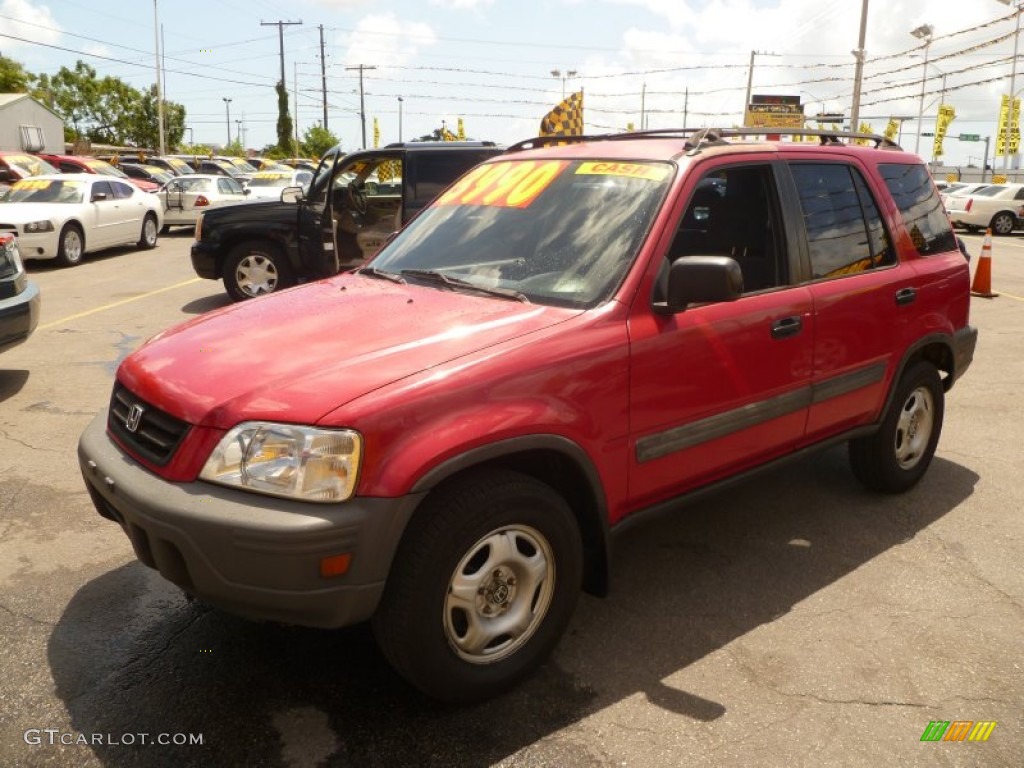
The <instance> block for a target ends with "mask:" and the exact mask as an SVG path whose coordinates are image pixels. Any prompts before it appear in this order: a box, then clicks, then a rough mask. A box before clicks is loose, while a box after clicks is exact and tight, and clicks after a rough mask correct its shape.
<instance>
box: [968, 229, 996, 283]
mask: <svg viewBox="0 0 1024 768" xmlns="http://www.w3.org/2000/svg"><path fill="white" fill-rule="evenodd" d="M971 295H972V296H980V297H981V298H983V299H994V298H995V297H996V296H998V295H999V294H998V293H992V230H991V229H986V230H985V240H984V242H983V243H982V244H981V257H980V258H979V259H978V268H977V269H975V270H974V282H973V283H971Z"/></svg>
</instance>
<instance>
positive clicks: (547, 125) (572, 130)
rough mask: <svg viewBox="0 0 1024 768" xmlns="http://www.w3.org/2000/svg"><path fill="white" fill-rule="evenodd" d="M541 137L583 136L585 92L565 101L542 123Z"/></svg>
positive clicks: (546, 116)
mask: <svg viewBox="0 0 1024 768" xmlns="http://www.w3.org/2000/svg"><path fill="white" fill-rule="evenodd" d="M538 135H540V136H582V135H583V91H578V92H576V93H574V94H572V95H570V96H569V97H568V98H565V99H563V100H562V101H561V102H560V103H559V104H558V105H557V106H556V107H555V108H554V109H552V110H551V111H550V112H548V113H547V114H546V115H544V117H543V118H542V119H541V121H540V134H538Z"/></svg>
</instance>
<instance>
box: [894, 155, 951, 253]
mask: <svg viewBox="0 0 1024 768" xmlns="http://www.w3.org/2000/svg"><path fill="white" fill-rule="evenodd" d="M878 171H879V173H880V174H881V175H882V178H883V179H884V180H885V185H886V186H887V187H888V188H889V192H891V193H892V198H893V200H894V201H895V202H896V207H897V208H899V209H900V214H901V215H902V216H903V222H904V223H905V224H906V225H907V232H909V233H910V239H911V240H913V242H914V247H915V248H917V252H918V253H920V254H921V255H923V256H927V255H929V254H932V253H943V252H946V251H955V250H957V244H956V236H955V235H954V234H953V230H952V229H951V228H950V226H949V217H948V216H947V215H946V211H945V210H944V209H943V207H942V201H941V200H940V199H939V193H938V190H936V189H935V184H934V183H933V182H932V179H931V176H929V175H928V171H927V170H926V169H925V167H924V166H923V165H916V164H913V163H883V164H882V165H879V166H878Z"/></svg>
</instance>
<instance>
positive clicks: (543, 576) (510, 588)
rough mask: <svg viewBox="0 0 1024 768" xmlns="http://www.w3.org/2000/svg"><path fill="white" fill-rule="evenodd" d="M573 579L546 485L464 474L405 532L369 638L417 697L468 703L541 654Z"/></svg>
mask: <svg viewBox="0 0 1024 768" xmlns="http://www.w3.org/2000/svg"><path fill="white" fill-rule="evenodd" d="M582 572H583V548H582V543H581V538H580V531H579V527H578V525H577V523H576V519H575V517H574V516H573V513H572V511H571V510H570V509H569V506H568V504H567V503H566V501H565V500H564V499H563V498H562V497H561V496H559V495H558V494H557V493H556V492H555V491H554V490H553V489H552V488H550V487H549V486H547V485H545V484H544V483H541V482H539V481H537V480H534V479H533V478H531V477H528V476H526V475H522V474H519V473H518V472H511V471H506V470H488V471H484V472H479V473H475V474H472V475H467V476H465V477H462V478H458V479H456V480H454V481H452V482H451V483H449V484H448V485H445V486H441V487H440V488H438V489H436V490H435V491H433V492H432V493H431V495H430V496H429V497H428V499H427V500H426V501H425V502H424V505H423V506H422V507H421V509H420V510H419V511H418V512H417V514H416V516H415V517H414V518H413V521H412V522H411V523H410V524H409V528H408V529H407V531H406V533H405V535H404V536H403V538H402V543H401V545H400V546H399V549H398V552H397V554H396V556H395V560H394V564H393V567H392V571H391V574H390V575H389V577H388V584H387V588H386V589H385V592H384V597H383V598H382V600H381V604H380V606H379V607H378V609H377V613H376V615H375V616H374V618H373V630H374V634H375V636H376V638H377V643H378V645H379V646H380V648H381V650H382V651H383V653H384V655H385V656H386V657H387V659H388V660H389V661H390V662H391V664H392V666H393V667H394V668H395V669H396V670H397V671H398V672H399V674H401V675H402V676H403V677H405V678H406V679H407V680H409V682H411V683H412V684H413V685H415V686H416V687H417V688H419V689H420V690H421V691H422V692H423V693H425V694H427V695H428V696H430V697H432V698H435V699H439V700H441V701H448V702H454V703H466V702H472V701H479V700H481V699H485V698H488V697H491V696H494V695H496V694H498V693H500V692H501V691H504V690H506V689H508V688H510V687H512V686H513V685H515V684H516V683H518V682H519V681H521V680H522V679H523V678H525V677H526V676H527V675H529V674H530V673H531V672H533V670H534V669H536V668H537V667H538V666H539V665H540V664H541V663H542V662H543V661H544V660H545V659H546V658H547V656H548V655H549V654H550V653H551V651H552V650H553V649H554V647H555V645H556V643H557V642H558V639H559V638H560V637H561V635H562V633H563V632H564V631H565V628H566V626H567V625H568V623H569V619H570V618H571V616H572V611H573V608H574V607H575V604H576V599H577V597H578V596H579V592H580V588H581V583H582Z"/></svg>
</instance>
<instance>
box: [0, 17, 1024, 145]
mask: <svg viewBox="0 0 1024 768" xmlns="http://www.w3.org/2000/svg"><path fill="white" fill-rule="evenodd" d="M870 2H871V6H869V13H868V26H867V41H866V44H865V49H866V51H867V65H866V67H865V81H864V92H863V95H862V107H861V115H862V117H863V118H864V119H866V120H867V121H868V122H870V123H871V125H872V128H873V129H874V130H875V131H877V132H881V131H882V130H884V128H885V124H886V122H887V120H888V117H889V116H890V115H904V116H911V117H914V118H916V115H917V112H918V108H919V106H920V94H921V90H922V73H923V72H925V71H927V79H925V81H924V90H925V92H926V96H925V99H924V102H923V104H924V114H925V119H924V120H923V127H924V131H933V130H934V120H935V114H936V111H937V106H938V102H939V97H940V93H941V91H942V76H943V74H945V80H946V92H945V93H946V98H945V101H946V103H949V104H951V105H953V106H954V107H955V109H956V111H957V115H958V117H957V119H956V120H955V121H954V122H953V124H952V126H951V127H950V129H949V133H950V135H953V136H956V135H958V134H959V133H961V132H962V133H977V134H980V135H982V136H984V135H993V136H994V134H995V132H996V120H997V116H998V108H999V98H1000V96H1001V94H1004V93H1006V92H1007V91H1008V90H1009V87H1010V83H1009V80H1010V78H1009V75H1010V58H1011V55H1012V52H1013V33H1014V29H1015V26H1014V19H1013V18H1012V13H1013V8H1012V7H1008V6H1007V5H1004V4H1002V3H1001V2H997V0H933V2H930V3H927V4H926V3H922V2H919V0H890V1H889V2H881V0H870ZM872 6H873V7H872ZM157 10H158V13H159V22H160V28H161V35H162V40H163V47H164V50H165V54H164V56H165V58H164V61H165V63H166V91H167V97H168V98H169V99H171V100H173V101H177V102H179V103H182V104H184V105H185V107H186V110H187V120H186V122H187V125H188V128H189V129H190V132H189V133H188V134H187V135H186V138H188V137H189V136H191V137H192V138H193V139H194V140H195V141H196V142H223V141H225V140H226V138H227V131H228V126H229V123H228V115H227V112H228V110H230V130H231V136H232V138H234V137H235V136H236V135H237V132H238V131H239V130H243V131H244V133H243V136H244V138H245V141H246V144H247V145H248V146H251V147H262V146H263V145H265V144H269V143H271V142H273V141H274V140H275V121H276V114H277V113H276V97H275V95H274V91H273V85H274V83H275V82H276V81H277V80H278V79H279V78H280V59H279V55H278V30H277V27H276V26H263V25H262V24H261V22H276V21H278V20H283V21H300V20H301V21H302V24H301V25H293V26H286V27H285V28H284V44H285V73H286V81H287V86H288V90H289V92H290V93H293V114H297V118H298V123H299V128H300V131H304V130H305V129H306V128H307V127H309V125H310V124H312V123H313V122H314V121H320V120H322V118H323V108H322V100H321V77H320V58H319V56H320V30H319V27H320V25H323V27H324V40H325V46H326V54H327V55H326V64H327V86H328V124H329V127H330V129H331V130H332V131H333V132H334V133H335V134H336V135H338V136H339V137H340V138H341V141H342V144H343V146H344V147H345V148H346V149H347V150H352V149H356V148H358V147H359V146H361V144H362V124H361V120H360V116H359V112H360V97H359V71H358V70H357V69H353V68H354V67H357V66H359V65H364V66H365V67H367V69H365V70H364V71H363V93H364V99H365V114H366V124H367V139H368V143H370V144H372V142H373V138H372V136H373V130H372V125H373V118H374V117H376V118H377V119H378V122H379V125H380V131H381V143H387V142H390V141H396V140H398V138H399V113H400V111H401V118H402V120H401V122H402V137H403V138H405V139H409V138H411V137H414V136H419V135H422V134H424V133H427V132H429V131H430V130H432V129H434V128H437V127H440V125H441V123H442V121H445V122H446V123H447V125H448V126H449V127H452V128H453V129H454V127H455V124H456V122H457V120H458V119H459V118H460V117H461V118H462V119H463V121H464V124H465V127H466V132H467V134H468V135H469V136H471V137H473V138H480V139H491V140H494V141H498V142H501V143H511V142H514V141H518V140H520V139H524V138H528V137H530V136H533V135H536V132H537V126H538V124H539V121H540V119H541V117H542V116H543V115H544V113H545V112H546V111H547V110H548V109H550V107H551V106H553V105H554V104H556V103H557V102H558V101H559V100H560V99H561V97H562V88H563V84H564V85H565V87H566V88H567V90H569V91H572V90H576V89H578V88H580V87H582V88H584V91H585V94H586V96H585V111H586V114H585V118H586V130H587V132H588V133H598V132H606V131H616V130H622V129H624V128H625V127H626V125H627V123H629V122H632V123H633V124H634V126H636V127H639V126H640V124H641V117H642V116H643V119H644V121H645V122H646V125H647V126H648V127H650V128H659V127H672V126H680V125H682V124H683V123H684V114H685V123H686V124H687V125H688V126H690V127H692V126H701V125H733V124H736V123H738V122H739V121H740V120H741V119H742V115H741V110H742V106H743V102H744V95H745V91H746V85H747V77H748V71H749V70H748V67H749V63H750V58H751V51H757V52H758V53H757V55H756V56H755V57H754V61H755V66H754V75H753V92H754V93H778V94H794V95H796V94H799V95H800V96H801V97H802V99H803V100H804V101H805V102H806V103H807V105H808V106H807V109H806V111H807V112H808V113H812V112H817V111H819V109H822V108H823V109H824V110H825V111H827V112H836V111H842V110H844V109H845V110H846V111H847V112H848V111H849V105H850V102H851V98H852V91H853V72H854V58H853V56H852V54H851V51H852V50H853V49H854V48H856V47H857V37H858V30H859V24H860V12H861V3H858V2H856V1H855V0H831V2H830V1H829V0H547V2H540V1H538V0H516V1H512V0H416V1H415V2H413V1H411V0H401V1H390V0H376V1H375V2H364V1H363V0H292V2H290V3H279V2H272V1H271V0H209V1H208V2H197V1H196V0H177V1H176V2H175V1H172V0H157ZM923 23H928V24H931V25H932V26H933V28H934V32H933V42H932V43H931V45H930V47H929V50H928V53H929V63H928V65H927V68H926V67H925V62H924V58H923V53H924V47H923V44H922V42H921V41H920V40H918V39H916V38H914V37H913V36H912V35H911V34H910V31H911V30H912V29H914V28H916V27H918V26H919V25H921V24H923ZM154 28H155V27H154V4H153V2H151V0H91V2H90V0H0V53H3V54H4V55H5V56H9V57H11V58H14V59H16V60H18V61H20V62H22V63H23V64H24V65H25V66H26V67H27V68H28V69H29V70H31V71H33V72H46V73H49V74H53V73H55V72H56V71H57V70H58V69H59V67H60V66H62V65H66V66H73V65H74V62H75V60H76V59H78V58H81V59H83V60H84V61H86V62H88V63H89V64H90V65H92V66H93V67H95V68H96V69H97V71H98V73H99V74H100V75H101V76H102V75H108V74H109V75H114V76H117V77H120V78H122V79H124V80H125V81H127V82H129V83H131V84H132V85H133V86H135V87H137V88H140V89H142V88H146V87H148V85H149V84H150V83H152V82H153V80H154V71H155V61H154V58H155V57H154V45H155V39H154V38H155V35H154ZM1000 38H1003V39H1001V40H1000ZM369 67H375V69H369ZM552 70H559V71H561V72H562V74H563V76H564V75H566V74H567V73H568V72H570V71H572V72H575V73H576V74H575V75H574V76H571V77H567V78H565V80H564V83H563V78H562V77H555V76H553V75H552V74H551V72H552ZM1015 85H1016V88H1015V90H1018V91H1019V90H1020V89H1021V88H1022V87H1024V67H1018V73H1017V77H1016V83H1015ZM296 86H297V92H298V110H297V113H296V112H295V111H294V92H295V91H296ZM399 96H401V97H402V99H403V100H402V102H401V103H400V102H399V101H398V97H399ZM225 98H228V99H231V102H230V104H225V102H224V99H225ZM916 131H917V123H916V119H914V120H908V121H907V122H905V123H904V128H903V134H902V135H901V142H902V143H903V145H904V146H905V147H907V148H909V149H911V150H913V149H915V141H916ZM920 149H921V154H923V155H925V156H928V157H930V154H931V139H928V138H925V139H923V140H922V141H921V147H920ZM994 151H995V145H994V140H993V144H992V147H991V149H990V154H991V153H993V152H994ZM983 154H984V144H982V143H969V142H959V141H956V140H947V142H946V144H945V155H944V159H945V160H946V161H947V162H951V163H960V164H966V163H967V162H968V161H972V160H973V161H974V162H978V161H979V160H980V158H981V156H982V155H983Z"/></svg>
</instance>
